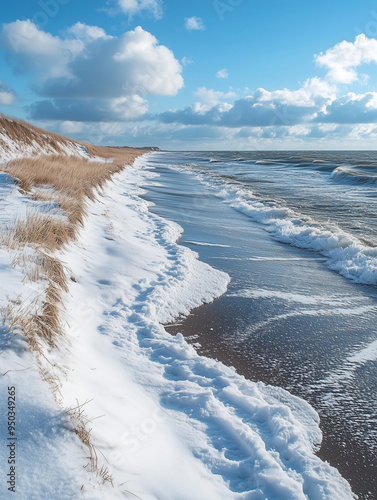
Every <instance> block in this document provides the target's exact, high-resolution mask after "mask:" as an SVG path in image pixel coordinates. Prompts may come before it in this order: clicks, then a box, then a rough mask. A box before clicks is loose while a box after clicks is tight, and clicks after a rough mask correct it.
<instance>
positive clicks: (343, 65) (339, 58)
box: [315, 34, 377, 84]
mask: <svg viewBox="0 0 377 500" xmlns="http://www.w3.org/2000/svg"><path fill="white" fill-rule="evenodd" d="M315 60H316V62H317V64H318V65H319V66H324V67H325V68H327V69H328V74H327V76H328V78H330V79H331V80H333V81H334V82H337V83H345V84H350V83H352V82H354V81H356V80H357V79H358V73H357V71H356V68H357V67H358V66H360V65H361V64H364V63H371V62H377V40H376V39H375V38H367V37H366V36H365V35H364V34H361V35H358V36H357V37H356V38H355V41H354V42H347V41H345V40H344V41H343V42H340V43H338V44H336V45H335V46H334V47H332V48H331V49H328V50H327V51H326V52H324V53H323V52H321V53H320V54H319V55H316V56H315Z"/></svg>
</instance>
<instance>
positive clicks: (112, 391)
mask: <svg viewBox="0 0 377 500" xmlns="http://www.w3.org/2000/svg"><path fill="white" fill-rule="evenodd" d="M145 162H146V157H143V158H141V159H138V160H137V161H136V163H135V166H134V167H132V168H127V169H125V170H124V171H123V172H122V173H120V174H118V175H117V176H116V178H115V182H114V183H111V184H109V186H108V188H107V189H106V192H105V194H104V195H103V196H101V197H100V199H99V200H98V201H97V202H96V203H91V204H90V205H89V216H88V219H87V221H86V225H85V228H84V229H83V231H82V233H81V236H80V239H79V241H78V242H77V243H76V244H75V245H73V246H71V248H70V249H69V250H67V251H66V252H64V253H63V254H62V255H61V258H62V260H63V261H64V262H66V264H67V265H68V266H69V268H70V272H71V275H72V278H73V280H72V282H71V285H70V293H69V295H67V297H66V298H65V305H66V311H65V316H66V320H67V323H68V325H69V326H67V328H66V333H67V336H68V339H69V345H67V347H66V350H65V351H64V352H65V353H64V359H63V360H62V359H61V356H62V354H61V353H56V354H55V356H56V360H55V362H56V364H57V365H58V366H64V369H63V371H64V375H62V371H61V370H60V369H58V368H56V374H57V375H58V376H59V377H60V379H61V380H62V385H61V388H60V392H61V395H62V403H63V404H64V405H65V406H73V405H75V404H77V401H78V402H79V403H87V404H86V405H85V412H86V414H87V416H88V418H89V419H91V423H90V427H91V428H92V439H93V444H94V445H95V446H96V448H97V450H98V451H97V454H98V457H99V463H100V464H105V465H106V467H108V469H109V472H110V473H112V474H113V478H114V488H112V487H111V486H110V485H107V486H106V487H105V488H106V490H105V493H104V495H105V496H102V498H106V499H112V498H114V499H116V498H124V496H123V493H122V491H125V490H128V491H130V492H132V493H133V494H135V495H138V496H139V497H140V498H142V499H143V500H149V499H156V500H157V499H164V500H178V499H181V500H194V499H195V500H197V499H198V500H199V499H200V500H201V499H203V500H204V499H211V500H212V499H213V500H217V499H218V500H226V499H271V500H272V499H276V500H284V499H287V500H293V499H315V500H317V499H326V500H332V499H339V500H346V499H350V498H352V493H351V491H350V488H349V486H348V484H347V482H346V481H345V480H343V479H342V478H341V477H340V475H339V474H338V472H337V471H336V470H335V469H333V468H331V467H330V466H329V465H328V464H327V463H324V462H322V461H321V460H319V459H318V458H317V457H316V456H315V455H314V450H315V449H317V447H318V445H319V443H320V441H321V434H320V431H319V427H318V417H317V414H316V413H315V412H314V410H313V409H312V408H311V407H310V406H309V405H308V404H307V403H305V402H304V401H303V400H301V399H299V398H296V397H293V396H291V395H290V394H289V393H287V392H285V391H284V390H282V389H279V388H272V387H267V386H265V385H263V384H256V383H252V382H250V381H247V380H246V379H244V378H243V377H241V376H239V375H237V374H236V372H235V371H234V370H233V369H231V368H227V367H225V366H223V365H222V364H221V363H219V362H217V361H215V360H211V359H208V358H205V357H200V356H199V355H198V354H197V353H196V351H195V350H194V348H193V347H191V346H189V345H188V344H187V343H186V342H185V340H184V338H183V337H182V336H181V335H177V336H176V337H173V336H171V335H169V334H167V333H166V332H165V330H164V328H163V327H162V326H161V323H163V322H167V321H170V320H172V319H174V318H175V317H177V316H178V315H179V314H187V313H188V312H189V311H190V309H191V308H193V307H195V306H198V305H200V304H201V303H203V302H208V301H210V300H212V299H213V298H214V297H216V296H218V295H221V294H222V293H223V292H224V291H225V290H226V287H227V284H228V280H229V278H228V276H227V275H226V274H224V273H222V272H220V271H216V270H214V269H213V268H211V267H209V266H208V265H207V264H204V263H202V262H200V261H199V260H198V259H197V255H196V254H195V253H193V252H192V251H190V250H189V249H187V248H184V247H181V246H179V245H177V244H176V243H175V242H176V240H177V238H178V237H179V235H180V228H179V226H177V225H176V224H174V223H171V222H168V221H166V220H164V219H162V218H160V217H158V216H156V215H153V214H151V213H150V212H148V204H147V203H146V202H145V201H144V200H142V199H141V198H140V195H141V194H142V191H141V189H140V188H139V186H140V185H141V184H142V183H143V182H144V181H145V178H146V176H151V175H153V174H151V173H150V172H148V171H146V170H145V169H144V168H143V167H144V165H145ZM52 361H54V359H52ZM103 457H106V460H105V459H104V458H103ZM66 460H67V461H69V457H68V456H67V459H66ZM93 494H94V493H93ZM99 497H101V496H100V495H99ZM39 498H49V497H43V496H41V497H39ZM55 498H59V497H55ZM61 498H65V497H61ZM78 498H79V496H78ZM89 498H92V497H90V496H89ZM93 498H94V497H93Z"/></svg>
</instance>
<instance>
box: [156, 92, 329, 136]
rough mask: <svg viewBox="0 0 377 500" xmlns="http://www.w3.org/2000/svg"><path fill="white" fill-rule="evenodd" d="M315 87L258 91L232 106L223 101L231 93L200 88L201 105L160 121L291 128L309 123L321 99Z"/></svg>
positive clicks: (230, 97)
mask: <svg viewBox="0 0 377 500" xmlns="http://www.w3.org/2000/svg"><path fill="white" fill-rule="evenodd" d="M316 83H317V84H318V82H316ZM317 84H316V85H314V84H313V82H308V83H307V84H306V85H304V87H305V89H304V90H302V89H300V90H298V91H290V90H288V89H284V90H281V91H279V90H278V91H274V92H269V91H267V90H265V89H263V88H260V89H258V90H256V91H255V92H254V93H253V94H252V95H250V96H247V97H245V98H243V99H238V100H236V101H235V102H234V103H233V104H232V103H229V102H222V101H224V100H225V99H226V100H228V99H232V98H233V99H234V98H235V97H236V95H235V94H234V93H233V92H229V93H223V92H219V91H215V90H211V89H206V88H205V87H202V88H199V89H198V90H197V92H196V95H197V96H199V97H200V98H201V102H196V103H194V104H193V105H192V106H189V107H187V108H186V109H184V110H176V111H168V112H165V113H162V114H160V115H159V120H160V121H162V122H163V123H174V122H176V123H183V124H186V125H189V124H190V125H194V124H196V125H198V124H201V125H203V124H206V125H210V124H211V125H216V126H225V127H266V126H277V125H285V126H292V125H296V124H298V123H302V122H304V121H305V120H310V119H311V118H312V117H313V116H314V115H315V113H316V112H317V111H318V105H319V103H321V102H322V101H323V97H322V95H321V92H320V88H321V86H320V85H319V84H318V86H317ZM314 89H316V90H315V91H314ZM328 90H329V89H328ZM295 92H297V94H296V93H295ZM329 92H330V91H329ZM316 99H318V101H319V102H317V100H316Z"/></svg>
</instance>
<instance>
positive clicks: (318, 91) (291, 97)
mask: <svg viewBox="0 0 377 500" xmlns="http://www.w3.org/2000/svg"><path fill="white" fill-rule="evenodd" d="M257 92H258V100H259V101H260V102H273V101H278V102H279V103H280V104H283V105H287V106H303V107H311V106H314V105H317V104H318V103H319V101H320V102H328V101H329V100H331V99H335V97H336V94H335V92H336V87H335V85H333V84H331V83H329V82H327V81H325V80H321V79H320V78H318V77H314V78H309V79H308V80H306V81H305V82H304V85H303V86H302V87H301V88H299V89H297V90H289V89H281V90H274V91H272V92H270V91H268V90H265V89H263V88H260V89H258V90H257Z"/></svg>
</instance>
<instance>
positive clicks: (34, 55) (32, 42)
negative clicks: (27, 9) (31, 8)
mask: <svg viewBox="0 0 377 500" xmlns="http://www.w3.org/2000/svg"><path fill="white" fill-rule="evenodd" d="M1 43H2V45H3V46H4V48H5V50H6V52H7V54H8V55H9V56H11V58H12V61H13V62H15V64H16V71H17V72H27V71H34V72H37V73H38V75H39V77H40V78H41V79H47V78H52V77H63V76H64V77H68V76H70V72H69V70H68V64H69V62H71V61H72V60H73V59H74V58H75V57H76V56H77V55H78V54H80V53H81V52H82V51H83V50H84V43H83V41H82V40H80V39H64V40H62V39H61V38H59V37H57V36H52V35H51V34H50V33H46V32H44V31H42V30H40V29H38V28H37V26H36V25H35V24H34V23H33V22H32V21H30V20H26V21H15V22H12V23H9V24H5V25H4V26H3V29H2V32H1Z"/></svg>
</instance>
